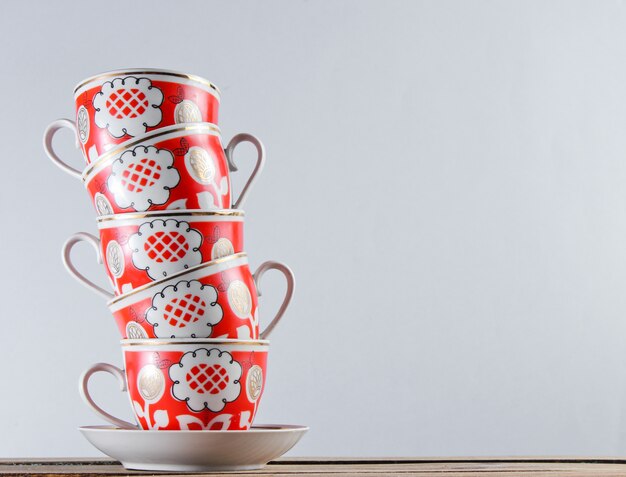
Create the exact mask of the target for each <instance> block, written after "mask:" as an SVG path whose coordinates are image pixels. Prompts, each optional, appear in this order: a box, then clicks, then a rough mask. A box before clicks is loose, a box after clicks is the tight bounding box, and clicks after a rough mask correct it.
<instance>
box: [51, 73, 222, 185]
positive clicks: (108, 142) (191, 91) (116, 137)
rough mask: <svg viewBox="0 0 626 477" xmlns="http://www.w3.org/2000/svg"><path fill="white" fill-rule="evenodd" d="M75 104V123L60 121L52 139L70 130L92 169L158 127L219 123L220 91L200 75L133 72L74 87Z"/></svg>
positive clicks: (100, 77)
mask: <svg viewBox="0 0 626 477" xmlns="http://www.w3.org/2000/svg"><path fill="white" fill-rule="evenodd" d="M74 103H75V108H76V120H75V121H70V120H68V119H59V120H57V121H55V122H54V123H52V124H51V125H50V127H49V133H48V134H47V136H48V135H49V138H50V141H51V140H52V136H54V134H55V133H56V131H58V130H59V129H62V128H69V129H71V130H72V131H74V133H75V134H76V141H77V144H78V147H79V148H80V149H81V150H82V152H83V155H84V157H85V160H86V161H87V163H88V164H89V163H92V162H95V161H96V159H97V158H98V157H99V156H101V155H102V154H104V153H105V152H107V151H108V150H110V149H112V148H113V147H115V146H116V145H118V144H122V143H124V142H126V141H128V140H129V139H131V138H133V137H137V136H141V135H143V134H146V133H147V132H150V131H152V130H154V129H157V128H163V127H166V126H171V125H174V124H184V123H199V122H206V123H213V124H217V117H218V109H219V104H220V92H219V89H218V88H217V86H215V85H214V84H212V83H211V82H209V81H207V80H205V79H204V78H200V77H199V76H194V75H188V74H185V73H179V72H176V71H170V70H157V69H148V68H132V69H128V70H117V71H111V72H108V73H103V74H100V75H96V76H92V77H91V78H88V79H86V80H84V81H82V82H81V83H79V84H78V85H77V86H76V88H74ZM68 167H69V166H68ZM79 174H80V173H79Z"/></svg>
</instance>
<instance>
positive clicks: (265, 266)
mask: <svg viewBox="0 0 626 477" xmlns="http://www.w3.org/2000/svg"><path fill="white" fill-rule="evenodd" d="M268 270H278V271H279V272H281V273H282V274H283V275H284V276H285V280H287V291H286V292H285V298H284V299H283V303H282V305H280V308H279V309H278V311H277V312H276V316H275V317H274V319H273V320H272V321H271V322H270V324H269V325H267V326H266V327H265V329H264V330H263V331H262V332H261V334H260V337H261V339H262V340H264V339H267V337H268V336H269V335H270V333H271V332H272V331H273V330H274V328H275V327H276V325H277V324H278V322H279V321H280V319H281V318H282V317H283V315H284V314H285V310H287V307H288V306H289V303H290V302H291V298H292V297H293V292H294V289H295V288H296V279H295V277H294V276H293V272H292V271H291V269H290V268H289V267H288V266H287V265H285V264H284V263H280V262H274V261H269V262H264V263H262V264H261V265H260V266H259V268H257V269H256V272H254V274H253V275H252V278H253V279H254V284H255V285H256V290H257V295H259V296H261V286H260V285H261V278H262V277H263V275H264V274H265V272H267V271H268Z"/></svg>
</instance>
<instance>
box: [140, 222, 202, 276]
mask: <svg viewBox="0 0 626 477" xmlns="http://www.w3.org/2000/svg"><path fill="white" fill-rule="evenodd" d="M201 244H202V234H201V233H200V232H198V231H197V230H196V229H194V228H192V227H191V226H190V225H189V223H187V222H182V221H181V222H179V221H177V220H175V219H169V220H162V219H157V220H153V221H152V222H146V223H144V224H141V226H140V227H139V230H138V231H137V233H136V234H133V235H132V236H131V237H130V239H129V241H128V245H129V246H130V249H131V250H132V252H133V254H132V260H133V265H135V267H137V268H138V269H140V270H145V271H146V273H147V274H148V276H149V277H150V278H152V279H153V280H158V279H159V278H163V277H166V276H168V275H169V274H171V273H175V272H179V271H181V270H184V269H186V268H189V267H193V266H194V265H199V264H201V263H202V252H200V245H201Z"/></svg>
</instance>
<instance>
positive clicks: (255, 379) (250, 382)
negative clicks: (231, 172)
mask: <svg viewBox="0 0 626 477" xmlns="http://www.w3.org/2000/svg"><path fill="white" fill-rule="evenodd" d="M262 391H263V369H262V368H261V366H259V365H258V364H255V365H254V366H252V367H251V368H250V370H249V371H248V378H247V379H246V394H247V395H248V401H250V402H256V400H257V399H259V397H260V396H261V392H262Z"/></svg>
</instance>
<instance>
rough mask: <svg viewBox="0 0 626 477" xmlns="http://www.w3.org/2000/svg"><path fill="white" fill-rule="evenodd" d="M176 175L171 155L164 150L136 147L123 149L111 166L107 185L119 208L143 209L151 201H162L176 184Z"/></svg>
mask: <svg viewBox="0 0 626 477" xmlns="http://www.w3.org/2000/svg"><path fill="white" fill-rule="evenodd" d="M179 181H180V175H179V174H178V171H177V170H176V168H175V167H174V156H173V155H172V153H171V152H170V151H168V150H167V149H157V148H156V147H154V146H147V147H146V146H137V147H135V148H134V149H132V150H127V151H125V152H124V153H123V154H122V155H121V156H119V157H118V158H117V159H116V160H115V161H114V162H113V166H112V167H111V174H110V175H109V178H108V179H107V187H108V188H109V190H110V191H111V193H112V194H113V200H115V203H116V204H117V205H118V206H119V207H121V208H122V209H127V208H129V207H132V208H133V209H135V210H138V211H145V210H148V209H149V208H150V206H152V205H153V204H155V205H161V204H165V203H166V202H167V200H168V199H169V197H170V189H173V188H174V187H176V186H177V185H178V182H179Z"/></svg>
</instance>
